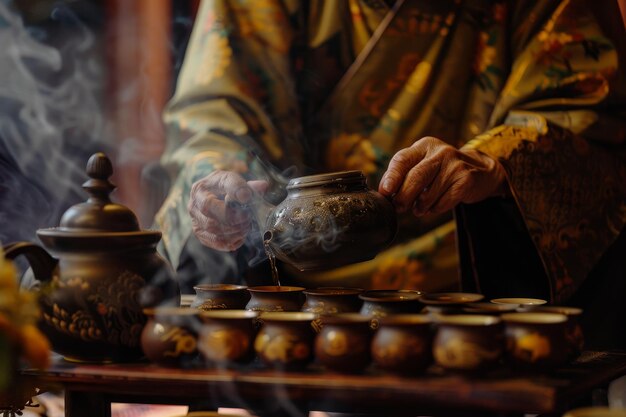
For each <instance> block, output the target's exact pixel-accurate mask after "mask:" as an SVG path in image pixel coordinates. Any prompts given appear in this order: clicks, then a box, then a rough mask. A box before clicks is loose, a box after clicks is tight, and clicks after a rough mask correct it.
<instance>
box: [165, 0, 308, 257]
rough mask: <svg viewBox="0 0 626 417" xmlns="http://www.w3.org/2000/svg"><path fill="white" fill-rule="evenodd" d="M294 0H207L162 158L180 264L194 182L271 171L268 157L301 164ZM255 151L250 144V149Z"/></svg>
mask: <svg viewBox="0 0 626 417" xmlns="http://www.w3.org/2000/svg"><path fill="white" fill-rule="evenodd" d="M297 13H298V9H297V7H296V3H295V2H294V1H288V0H287V1H281V0H254V1H252V0H250V1H243V0H242V1H236V2H232V1H227V0H205V1H203V2H202V4H201V6H200V9H199V12H198V16H197V18H196V21H195V24H194V28H193V32H192V34H191V38H190V41H189V46H188V48H187V51H186V54H185V60H184V64H183V66H182V69H181V73H180V75H179V78H178V82H177V86H176V91H175V94H174V96H173V98H172V99H171V101H170V103H169V104H168V106H167V108H166V111H165V114H164V121H165V124H166V129H167V146H166V150H165V152H164V154H163V156H162V159H161V165H162V166H163V167H164V168H165V169H166V170H167V172H168V173H169V175H170V178H171V180H172V183H173V186H172V188H171V190H170V192H169V194H168V196H167V198H166V200H165V202H164V204H163V205H162V207H161V209H160V210H159V211H158V213H157V215H156V217H155V220H156V225H157V227H159V229H160V230H161V231H162V232H163V252H164V253H165V254H166V255H167V257H168V258H169V260H170V261H171V262H172V263H173V265H174V267H176V266H177V265H178V257H179V255H180V252H181V250H182V248H183V246H184V245H185V242H186V240H187V238H188V237H189V236H190V234H191V221H190V218H189V215H188V213H187V200H188V196H189V192H190V188H191V184H192V183H193V182H194V181H196V180H198V179H200V178H202V177H203V176H205V175H207V174H209V173H210V172H212V171H213V170H216V169H225V170H233V171H236V172H240V173H241V174H243V175H244V176H245V177H247V178H249V179H253V178H254V179H258V178H267V176H268V173H267V172H266V170H267V168H266V167H267V165H264V166H262V165H260V164H258V163H255V161H258V160H257V159H256V158H254V157H253V156H251V155H254V154H256V155H258V156H259V157H261V158H263V159H265V160H267V161H270V162H272V163H274V164H275V165H277V166H281V165H282V166H291V165H296V166H297V165H299V164H300V161H301V154H302V150H301V149H300V141H298V140H294V138H297V136H298V125H297V121H298V117H297V116H296V115H297V114H298V108H297V102H296V99H295V86H294V81H293V75H292V68H293V65H292V63H291V62H290V54H289V53H288V52H289V50H290V49H291V48H292V45H293V40H294V36H295V30H296V29H295V28H294V26H293V24H292V17H293V15H295V14H297ZM251 151H252V152H251Z"/></svg>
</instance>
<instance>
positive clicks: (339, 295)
mask: <svg viewBox="0 0 626 417" xmlns="http://www.w3.org/2000/svg"><path fill="white" fill-rule="evenodd" d="M362 292H363V290H361V289H360V288H343V287H320V288H314V289H308V290H305V291H304V295H305V297H306V299H305V301H304V305H303V306H302V311H304V312H309V313H315V314H337V313H352V312H358V311H359V310H360V309H361V305H362V304H363V302H362V301H361V299H360V298H359V294H361V293H362Z"/></svg>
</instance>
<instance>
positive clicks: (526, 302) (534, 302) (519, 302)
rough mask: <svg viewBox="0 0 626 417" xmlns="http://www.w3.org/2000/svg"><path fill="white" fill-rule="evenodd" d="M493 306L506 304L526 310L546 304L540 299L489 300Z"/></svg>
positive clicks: (510, 298) (512, 298) (511, 298)
mask: <svg viewBox="0 0 626 417" xmlns="http://www.w3.org/2000/svg"><path fill="white" fill-rule="evenodd" d="M491 302H492V303H495V304H508V305H511V304H512V305H516V306H517V307H518V308H522V309H523V308H526V307H529V306H540V305H543V304H546V303H547V301H546V300H542V299H541V298H524V297H509V298H494V299H493V300H491Z"/></svg>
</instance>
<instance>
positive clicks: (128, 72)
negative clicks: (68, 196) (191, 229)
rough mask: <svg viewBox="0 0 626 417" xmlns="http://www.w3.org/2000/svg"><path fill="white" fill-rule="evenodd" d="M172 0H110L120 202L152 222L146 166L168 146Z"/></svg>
mask: <svg viewBox="0 0 626 417" xmlns="http://www.w3.org/2000/svg"><path fill="white" fill-rule="evenodd" d="M170 2H171V0H109V1H108V2H107V25H108V26H107V37H106V44H105V47H106V48H107V71H108V86H107V87H108V88H107V100H108V103H107V108H108V114H109V120H110V121H111V128H112V132H113V136H114V138H115V139H114V140H115V141H116V143H115V149H116V153H115V155H113V163H114V167H115V173H114V177H113V180H114V182H115V183H116V184H117V186H118V189H117V191H116V193H115V194H114V198H115V199H116V201H118V202H120V203H122V204H125V205H127V206H128V207H129V208H130V209H131V210H133V211H134V212H135V214H137V216H138V217H139V221H140V223H141V225H142V227H149V226H150V223H151V221H152V219H151V216H152V214H153V209H154V208H152V207H146V204H147V202H148V201H150V199H149V198H148V194H149V193H150V190H149V189H146V187H143V186H142V180H141V175H142V170H143V169H144V167H145V166H146V165H148V164H150V163H153V162H156V161H157V160H158V159H159V157H160V155H161V153H162V152H163V149H164V146H165V136H164V128H163V123H162V111H163V108H164V106H165V104H166V102H167V100H168V98H169V96H170V85H171V79H170V77H171V52H170V43H171V41H170V32H171V4H170Z"/></svg>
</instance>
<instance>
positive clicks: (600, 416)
mask: <svg viewBox="0 0 626 417" xmlns="http://www.w3.org/2000/svg"><path fill="white" fill-rule="evenodd" d="M563 417H626V410H625V409H623V408H611V407H604V406H603V407H600V406H599V407H583V408H576V409H574V410H570V411H568V412H566V413H565V414H563Z"/></svg>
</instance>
